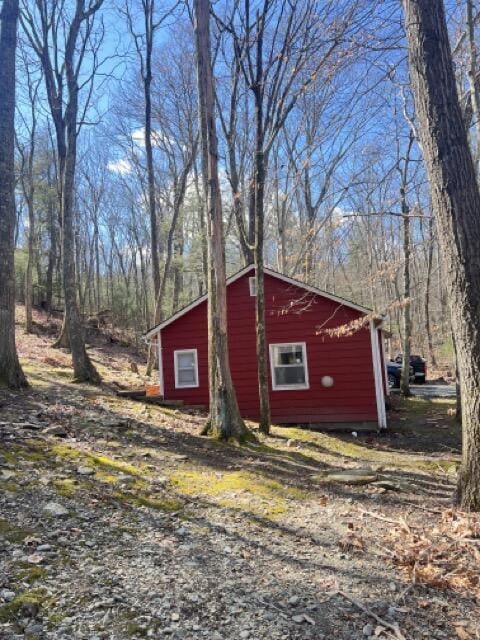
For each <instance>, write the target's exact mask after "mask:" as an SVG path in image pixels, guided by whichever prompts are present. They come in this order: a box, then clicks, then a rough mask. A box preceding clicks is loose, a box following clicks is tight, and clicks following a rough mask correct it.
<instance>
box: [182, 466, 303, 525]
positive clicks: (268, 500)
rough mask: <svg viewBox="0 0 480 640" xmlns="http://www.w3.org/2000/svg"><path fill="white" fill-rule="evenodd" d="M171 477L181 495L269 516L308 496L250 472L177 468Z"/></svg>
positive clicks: (278, 513) (286, 509) (279, 512)
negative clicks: (204, 498)
mask: <svg viewBox="0 0 480 640" xmlns="http://www.w3.org/2000/svg"><path fill="white" fill-rule="evenodd" d="M170 480H171V482H172V483H173V484H174V485H175V486H176V487H177V489H178V491H179V493H180V494H183V495H191V496H205V497H213V498H215V499H216V502H217V503H218V504H220V505H221V506H224V507H227V508H231V509H241V510H245V511H250V512H253V513H255V514H257V515H261V516H265V517H275V516H278V515H280V514H282V513H285V512H286V511H288V508H289V502H290V501H293V500H299V499H300V500H301V499H305V498H306V497H307V494H306V493H305V492H303V491H301V490H299V489H295V488H292V487H285V486H284V485H282V484H281V483H280V482H277V481H276V480H271V479H269V478H263V477H261V476H257V475H255V474H253V473H250V472H248V471H233V472H230V473H223V474H220V473H212V472H210V471H203V472H202V471H197V470H190V471H177V472H175V473H173V474H172V475H171V476H170Z"/></svg>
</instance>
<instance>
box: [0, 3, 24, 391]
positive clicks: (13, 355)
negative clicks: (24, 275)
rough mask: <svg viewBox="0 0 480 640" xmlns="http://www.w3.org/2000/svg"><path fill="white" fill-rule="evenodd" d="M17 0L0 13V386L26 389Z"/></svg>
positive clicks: (4, 7) (5, 4)
mask: <svg viewBox="0 0 480 640" xmlns="http://www.w3.org/2000/svg"><path fill="white" fill-rule="evenodd" d="M17 22H18V0H4V2H3V6H2V10H1V13H0V274H1V276H0V382H2V383H5V384H7V385H8V386H9V387H12V388H16V389H18V388H20V387H24V386H27V381H26V379H25V376H24V374H23V371H22V368H21V366H20V363H19V360H18V355H17V349H16V346H15V268H14V242H15V240H14V238H15V220H16V216H15V164H14V162H15V159H14V156H15V150H14V146H15V133H14V132H15V53H16V48H17Z"/></svg>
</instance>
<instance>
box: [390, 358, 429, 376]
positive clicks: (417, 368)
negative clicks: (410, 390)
mask: <svg viewBox="0 0 480 640" xmlns="http://www.w3.org/2000/svg"><path fill="white" fill-rule="evenodd" d="M395 362H397V363H398V364H399V365H401V364H402V362H403V355H402V354H401V353H399V354H398V356H397V357H396V358H395ZM410 366H412V367H413V371H414V373H415V382H416V383H417V384H423V383H424V382H425V380H426V378H427V365H426V364H425V360H424V359H423V358H422V356H415V355H411V356H410Z"/></svg>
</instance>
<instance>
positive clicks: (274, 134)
mask: <svg viewBox="0 0 480 640" xmlns="http://www.w3.org/2000/svg"><path fill="white" fill-rule="evenodd" d="M87 4H88V3H87ZM87 4H85V3H79V4H78V6H76V3H70V2H61V3H51V2H47V1H46V0H44V1H43V2H35V3H25V5H24V6H23V8H22V7H20V8H21V14H20V29H19V49H20V55H19V56H18V61H17V66H18V74H19V78H20V83H19V88H18V99H17V123H18V127H17V134H16V148H17V156H16V157H17V161H16V167H17V179H18V182H17V191H16V193H17V215H18V223H19V224H18V228H17V232H16V285H17V297H18V299H19V300H21V301H25V302H26V303H27V304H28V305H30V304H31V301H32V300H33V302H34V303H35V304H36V305H39V304H40V305H43V306H44V307H45V308H47V309H51V308H53V309H63V308H64V307H65V308H66V309H68V310H69V314H70V315H71V318H70V317H67V316H66V325H65V326H66V328H68V327H67V325H68V323H69V322H73V323H74V325H75V326H76V324H75V323H76V322H77V307H78V314H79V315H78V318H83V319H86V318H89V317H91V316H93V315H95V314H96V313H98V312H101V311H105V310H108V311H109V312H110V318H111V321H112V322H113V324H114V325H115V326H117V327H121V328H122V329H125V330H127V331H128V332H129V333H130V334H131V336H132V337H133V339H134V340H136V341H137V342H138V343H140V338H141V335H142V333H143V332H144V331H145V330H146V329H147V328H148V327H149V326H151V325H152V324H153V323H154V321H157V322H158V321H159V319H160V318H162V317H165V316H167V315H169V314H170V313H171V312H172V311H174V310H175V309H178V308H180V307H181V306H183V305H184V304H185V303H186V302H188V301H189V300H191V299H192V298H194V297H196V296H197V295H198V294H201V293H203V292H204V291H205V290H206V283H207V277H208V274H207V266H208V261H207V242H206V219H205V213H204V210H203V207H202V198H203V194H202V184H201V183H202V169H201V154H200V147H199V133H198V116H197V97H196V94H197V91H196V72H195V51H194V40H193V14H192V13H191V12H190V10H189V8H188V7H187V6H185V5H183V4H182V3H177V4H174V3H173V4H171V5H168V4H165V3H158V2H157V3H155V2H141V1H140V0H139V1H138V2H135V1H133V0H131V1H129V2H126V3H125V4H124V5H121V6H120V5H118V3H115V6H113V5H111V4H110V5H109V4H108V3H107V4H105V3H90V4H88V6H87ZM317 4H318V3H314V2H302V3H294V4H290V3H278V2H264V3H260V4H258V6H257V4H255V5H251V4H250V3H245V4H243V3H237V2H235V3H228V2H226V3H223V4H220V5H215V10H214V12H213V13H212V15H211V29H212V56H213V62H214V70H215V75H216V92H217V95H216V108H217V117H218V124H217V129H218V136H219V172H220V185H221V191H222V199H223V203H224V224H225V243H226V261H227V272H228V273H233V272H234V271H236V270H238V268H240V267H241V266H242V265H244V264H247V263H249V262H253V261H256V263H257V264H260V263H261V262H262V261H263V262H264V263H265V264H266V265H268V266H270V267H272V268H274V269H276V270H278V271H281V272H282V273H285V274H288V275H290V276H292V277H295V278H298V279H300V280H302V281H305V282H307V283H311V284H314V285H316V286H318V287H320V288H323V289H326V290H328V291H332V292H334V293H337V294H339V295H343V296H345V297H347V298H349V299H352V300H355V301H356V302H358V303H360V304H363V305H366V306H369V307H371V308H373V309H375V310H376V311H379V312H387V313H388V323H389V329H390V330H391V332H392V334H393V339H392V343H391V355H394V354H395V353H396V352H397V351H400V350H401V348H402V347H401V345H405V333H406V332H405V324H404V318H403V315H404V309H405V308H406V307H407V308H408V309H409V314H410V316H411V329H410V328H409V326H407V333H411V339H412V350H413V351H414V352H418V353H421V354H422V355H424V356H425V357H426V359H427V360H428V362H429V364H430V365H433V366H434V367H436V366H437V364H440V366H441V367H443V368H444V369H451V368H452V367H453V343H452V339H451V329H450V322H449V319H448V311H447V301H446V292H445V288H444V280H443V277H442V261H441V258H440V256H439V247H438V241H437V234H436V228H435V223H434V222H433V220H432V214H431V209H430V202H429V195H428V188H427V184H426V177H425V172H424V170H423V165H422V163H421V160H420V150H419V147H418V143H417V142H416V138H415V122H414V120H415V118H414V116H413V107H412V99H411V95H410V88H409V83H408V73H407V70H406V62H405V57H404V46H405V45H404V43H403V40H402V38H403V35H402V31H401V23H400V14H399V12H398V10H397V9H398V8H397V7H396V6H395V3H392V4H389V3H386V4H385V5H384V6H383V7H382V10H381V11H380V12H379V11H377V10H376V8H375V7H374V6H373V5H375V3H368V6H366V5H365V3H361V2H355V1H352V0H345V1H343V2H342V3H340V4H339V3H328V2H326V3H321V5H319V6H320V10H318V6H317ZM382 4H383V3H382ZM55 12H57V13H55ZM76 12H77V13H76ZM77 14H78V15H77ZM466 15H467V14H465V12H464V11H463V10H462V8H461V7H460V8H459V10H458V12H457V13H456V14H455V15H454V19H455V21H454V22H453V21H452V23H453V24H454V25H455V29H453V30H452V39H454V41H455V43H456V45H455V51H454V52H455V56H456V69H457V74H458V78H457V81H458V85H459V87H460V89H461V91H462V94H461V102H462V105H463V108H464V111H465V118H469V122H470V123H471V130H472V136H471V137H472V145H475V139H476V138H475V131H476V129H475V126H476V119H475V116H474V115H473V110H474V109H475V108H476V107H475V105H476V102H475V100H474V99H472V96H473V95H474V94H472V91H471V88H470V84H469V64H470V65H471V64H475V57H474V61H473V63H472V62H471V58H472V55H474V53H472V51H473V52H474V50H475V46H474V45H475V38H473V44H472V39H471V37H470V35H469V34H470V31H469V28H470V30H472V29H473V33H474V35H475V20H476V16H473V18H471V20H473V22H474V24H473V25H471V26H470V27H469V24H468V23H467V22H466V21H465V16H466ZM468 15H470V14H468ZM79 16H80V17H79ZM60 17H61V24H62V30H60V29H57V28H55V21H56V20H59V19H60ZM106 25H108V26H109V28H108V29H107V28H106ZM112 25H116V28H115V29H112ZM120 25H121V26H120ZM267 25H268V29H267ZM67 43H69V44H70V46H71V47H72V48H73V49H72V51H71V52H70V54H69V49H68V48H66V45H67ZM57 50H58V52H59V53H58V54H57V55H54V52H55V51H57ZM68 55H71V56H73V57H72V60H71V61H70V62H69V61H68ZM469 61H470V62H469ZM55 65H56V66H57V67H58V68H54V67H55ZM70 67H71V71H69V69H70ZM69 73H70V76H71V77H70V78H69V76H68V74H69ZM73 121H75V123H76V124H75V126H74V125H73ZM72 163H73V164H72ZM72 171H74V172H75V182H74V183H73V182H72V175H73V174H72ZM70 199H71V202H70ZM62 207H63V208H62ZM70 209H71V210H72V214H71V215H72V219H71V220H72V221H71V229H70V213H69V212H70ZM405 212H407V213H408V215H407V218H406V222H405ZM407 223H408V225H407ZM405 233H408V234H409V237H410V243H409V245H408V247H409V248H408V249H407V248H406V247H407V245H406V244H405V240H404V236H405ZM62 247H65V251H62ZM62 256H63V258H62ZM406 261H407V262H408V267H409V273H410V278H409V281H410V282H409V285H408V287H409V292H408V294H406V293H405V283H404V280H405V263H406ZM62 265H63V266H62ZM258 273H261V270H258ZM72 274H73V275H72ZM259 284H260V285H261V283H259ZM72 289H76V300H75V296H74V298H73V299H72V298H71V295H70V292H71V291H72ZM260 289H261V286H260V287H259V290H260ZM69 295H70V297H69ZM66 296H67V297H66ZM65 299H66V300H67V304H65ZM68 301H69V302H68ZM258 302H259V304H261V296H259V297H258ZM67 315H68V314H67ZM259 319H260V320H261V309H260V310H259ZM28 324H29V326H28V327H27V330H30V327H31V321H30V320H28ZM259 325H260V329H261V322H260V323H259ZM77 332H78V328H75V329H74V330H73V334H74V335H76V334H77ZM67 335H68V331H65V335H64V336H62V337H61V338H62V340H64V341H65V340H66V339H67ZM64 343H65V342H64ZM72 348H73V345H72ZM259 348H261V340H260V342H259ZM79 349H80V352H79V355H78V358H80V362H81V363H82V364H81V369H84V367H85V366H87V365H86V363H84V362H83V358H84V355H83V353H82V352H81V347H79ZM73 352H74V353H76V352H77V351H76V349H75V348H74V349H73ZM78 373H79V375H80V373H81V372H80V370H79V371H78ZM91 373H92V372H90V373H88V372H86V371H84V374H85V376H86V377H87V378H88V377H89V375H91Z"/></svg>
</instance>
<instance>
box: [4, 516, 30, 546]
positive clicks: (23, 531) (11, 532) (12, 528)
mask: <svg viewBox="0 0 480 640" xmlns="http://www.w3.org/2000/svg"><path fill="white" fill-rule="evenodd" d="M34 533H35V531H34V529H30V528H21V527H17V526H16V525H14V524H12V523H11V522H9V521H8V520H5V519H3V518H0V537H2V538H5V539H6V540H8V541H9V542H13V543H19V542H23V540H24V539H25V538H27V537H28V536H31V535H33V534H34Z"/></svg>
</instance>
